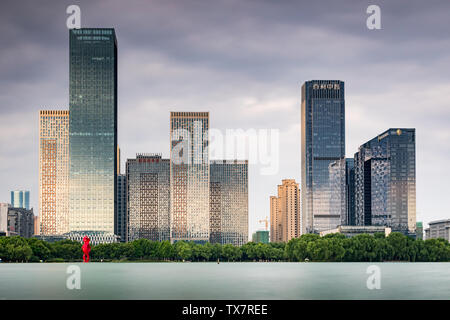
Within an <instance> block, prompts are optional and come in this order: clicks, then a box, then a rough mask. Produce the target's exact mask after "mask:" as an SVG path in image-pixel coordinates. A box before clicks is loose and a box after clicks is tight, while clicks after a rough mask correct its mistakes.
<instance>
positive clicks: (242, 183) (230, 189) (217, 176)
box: [209, 160, 248, 246]
mask: <svg viewBox="0 0 450 320" xmlns="http://www.w3.org/2000/svg"><path fill="white" fill-rule="evenodd" d="M209 203H210V218H209V219H210V221H209V225H210V242H211V243H220V244H228V243H230V244H233V245H235V246H240V245H243V244H245V243H247V242H248V161H247V160H244V161H239V160H228V161H227V160H214V161H211V166H210V202H209Z"/></svg>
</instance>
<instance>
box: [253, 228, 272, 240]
mask: <svg viewBox="0 0 450 320" xmlns="http://www.w3.org/2000/svg"><path fill="white" fill-rule="evenodd" d="M252 242H255V243H269V231H267V230H258V231H256V232H255V233H253V235H252Z"/></svg>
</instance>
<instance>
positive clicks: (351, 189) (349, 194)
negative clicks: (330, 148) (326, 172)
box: [344, 158, 356, 226]
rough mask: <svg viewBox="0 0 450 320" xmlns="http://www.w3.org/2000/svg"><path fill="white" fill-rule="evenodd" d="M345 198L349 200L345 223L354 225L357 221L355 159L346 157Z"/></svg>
mask: <svg viewBox="0 0 450 320" xmlns="http://www.w3.org/2000/svg"><path fill="white" fill-rule="evenodd" d="M345 192H346V195H345V198H346V201H347V208H346V210H347V218H346V223H345V224H344V225H350V226H354V225H355V224H356V222H355V161H354V159H353V158H347V159H345Z"/></svg>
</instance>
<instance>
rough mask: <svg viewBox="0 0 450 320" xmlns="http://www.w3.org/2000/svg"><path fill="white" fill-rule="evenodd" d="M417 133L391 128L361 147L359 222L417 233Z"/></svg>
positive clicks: (357, 170)
mask: <svg viewBox="0 0 450 320" xmlns="http://www.w3.org/2000/svg"><path fill="white" fill-rule="evenodd" d="M415 133H416V132H415V129H400V128H395V129H392V128H391V129H388V130H386V131H385V132H383V133H382V134H380V135H378V136H377V137H375V138H373V139H372V140H370V141H368V142H366V143H365V144H363V145H362V146H360V147H359V151H358V152H357V153H356V154H355V203H356V212H355V219H356V224H357V225H373V226H387V227H390V228H392V231H399V232H403V233H414V232H415V227H416V140H415Z"/></svg>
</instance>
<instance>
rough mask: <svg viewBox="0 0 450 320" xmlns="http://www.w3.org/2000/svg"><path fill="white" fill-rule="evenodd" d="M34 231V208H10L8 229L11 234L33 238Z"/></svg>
mask: <svg viewBox="0 0 450 320" xmlns="http://www.w3.org/2000/svg"><path fill="white" fill-rule="evenodd" d="M33 231H34V214H33V209H31V210H28V209H25V208H8V231H7V235H9V236H20V237H24V238H31V237H32V236H33Z"/></svg>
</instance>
